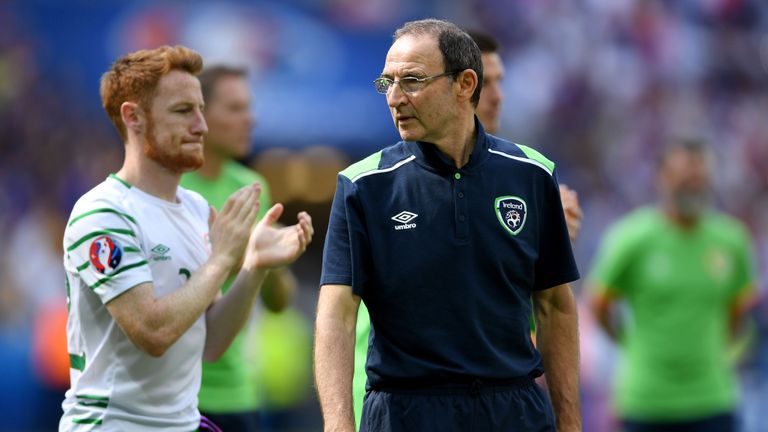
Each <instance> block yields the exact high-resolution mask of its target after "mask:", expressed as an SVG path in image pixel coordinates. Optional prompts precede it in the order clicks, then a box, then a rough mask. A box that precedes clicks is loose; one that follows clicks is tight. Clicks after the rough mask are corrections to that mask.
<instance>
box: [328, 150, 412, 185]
mask: <svg viewBox="0 0 768 432" xmlns="http://www.w3.org/2000/svg"><path fill="white" fill-rule="evenodd" d="M369 159H370V161H369ZM415 159H416V156H415V155H410V156H409V157H407V158H405V159H403V160H401V161H399V162H397V163H396V164H394V165H392V166H391V167H389V168H383V169H375V168H372V167H378V165H379V161H380V160H381V152H378V153H374V154H372V155H371V156H368V157H367V158H365V159H363V160H361V161H360V162H358V163H356V164H354V165H352V166H350V167H349V168H347V169H346V170H344V171H342V172H341V174H342V175H344V176H345V177H347V178H349V179H350V180H351V181H352V183H354V182H356V181H358V180H360V179H361V178H363V177H366V176H369V175H373V174H381V173H386V172H390V171H394V170H396V169H398V168H400V167H401V166H403V165H405V164H407V163H408V162H411V161H413V160H415ZM373 161H375V164H374V162H373ZM358 165H361V166H359V167H358ZM351 168H355V169H354V170H353V169H351ZM345 173H349V174H354V175H346V174H345Z"/></svg>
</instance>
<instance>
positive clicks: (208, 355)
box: [203, 269, 269, 361]
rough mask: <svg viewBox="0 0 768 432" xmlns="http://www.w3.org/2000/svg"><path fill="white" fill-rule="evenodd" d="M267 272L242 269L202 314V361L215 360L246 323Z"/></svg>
mask: <svg viewBox="0 0 768 432" xmlns="http://www.w3.org/2000/svg"><path fill="white" fill-rule="evenodd" d="M268 273H269V270H258V269H242V270H240V272H239V273H238V274H237V277H236V278H235V281H234V282H233V283H232V286H231V287H230V289H229V290H228V291H227V292H226V294H224V295H223V296H221V297H220V298H218V299H217V300H216V301H214V302H213V304H211V306H210V307H209V308H208V310H207V311H206V312H205V324H206V335H205V348H204V350H203V358H204V359H205V360H206V361H215V360H218V359H219V357H221V355H222V354H224V352H225V351H226V350H227V348H229V345H230V344H231V343H232V341H233V340H234V339H235V336H237V333H238V332H240V330H242V328H243V326H245V323H246V321H248V316H249V315H250V313H251V310H252V309H253V305H254V302H255V301H256V298H257V296H258V294H259V288H260V287H261V285H262V283H263V282H264V279H265V278H266V277H267V274H268Z"/></svg>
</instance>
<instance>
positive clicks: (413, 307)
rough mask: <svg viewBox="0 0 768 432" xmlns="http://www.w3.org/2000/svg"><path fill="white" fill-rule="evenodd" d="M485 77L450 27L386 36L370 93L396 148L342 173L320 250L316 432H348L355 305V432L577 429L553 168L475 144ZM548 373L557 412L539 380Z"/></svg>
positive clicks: (573, 326)
mask: <svg viewBox="0 0 768 432" xmlns="http://www.w3.org/2000/svg"><path fill="white" fill-rule="evenodd" d="M482 76H483V66H482V61H481V55H480V51H479V49H478V47H477V45H476V44H475V43H474V42H473V41H472V39H471V38H470V37H469V35H467V34H466V33H465V32H464V31H462V30H461V29H459V28H458V27H456V26H455V25H453V24H451V23H449V22H445V21H439V20H433V19H429V20H422V21H415V22H410V23H407V24H406V25H404V26H403V27H401V28H400V29H398V30H397V31H396V32H395V35H394V42H393V44H392V46H391V48H390V50H389V52H388V54H387V58H386V63H385V66H384V70H383V72H382V74H381V76H380V77H379V78H378V79H376V80H375V82H374V84H375V87H376V90H377V91H379V92H380V93H382V94H384V95H386V100H387V104H388V105H389V107H390V112H391V114H392V118H393V120H394V122H395V127H396V128H397V129H398V131H399V133H400V136H401V138H402V139H403V141H401V142H399V143H397V144H395V145H394V146H391V147H387V148H385V149H384V150H382V151H380V152H377V153H375V154H373V155H371V156H369V157H368V158H366V159H364V160H363V161H360V162H358V163H356V164H354V165H352V166H350V167H349V168H347V169H346V170H344V171H342V172H341V173H340V175H339V177H338V185H337V191H336V196H335V198H334V203H333V208H332V212H331V218H330V223H329V228H328V235H327V239H326V243H325V253H324V257H323V274H322V277H321V285H322V288H321V291H320V299H319V302H318V312H317V326H316V328H317V334H316V341H315V345H316V346H315V375H316V379H317V386H318V392H319V395H320V403H321V406H322V409H323V414H324V420H325V427H326V430H343V431H353V430H354V418H353V413H352V396H351V387H352V370H353V367H354V358H353V345H354V342H355V321H356V317H357V311H358V306H359V304H360V301H361V299H362V300H363V301H364V302H365V304H366V305H367V306H368V310H369V311H370V322H371V335H370V339H369V344H370V346H369V350H370V351H369V356H368V361H367V365H366V370H367V375H368V384H367V387H368V393H367V394H366V397H365V402H364V406H363V415H362V422H361V427H360V430H363V431H370V430H375V431H400V430H414V431H424V430H440V431H454V430H455V431H465V430H483V431H486V430H500V431H501V430H505V431H506V430H524V431H528V430H537V431H538V430H555V428H556V427H557V430H560V431H572V430H580V425H581V420H580V415H579V403H578V358H579V352H578V335H577V322H576V321H577V319H576V305H575V302H574V299H573V295H572V293H571V289H570V286H569V285H568V282H570V281H573V280H575V279H577V278H578V271H577V269H576V265H575V263H574V259H573V254H572V252H571V246H570V242H569V239H568V230H567V228H566V223H565V218H564V215H563V210H562V207H561V205H560V196H559V192H558V185H557V181H556V176H555V172H554V164H553V163H552V162H551V161H549V160H547V159H546V158H544V157H543V156H542V155H541V154H539V153H538V152H536V151H534V150H532V149H530V148H527V147H524V146H518V145H515V144H512V143H509V142H507V141H504V140H501V139H499V138H496V137H493V136H490V135H487V134H486V133H485V131H484V129H483V126H482V125H481V124H480V123H479V122H478V121H477V118H476V117H475V114H474V110H475V107H476V106H477V102H478V99H479V97H480V91H481V88H482ZM531 297H533V300H534V301H533V306H534V307H535V309H536V317H537V328H538V334H539V346H538V348H539V349H538V350H537V349H536V348H535V347H534V346H533V344H532V343H531V339H530V334H529V331H528V330H529V325H528V319H529V317H530V315H531V308H532V305H531V302H530V298H531ZM545 370H546V372H547V377H548V384H549V393H550V398H551V400H552V405H550V402H549V401H548V399H547V397H546V395H544V393H543V391H542V390H541V389H540V388H539V387H538V386H536V384H535V383H534V381H533V378H535V377H536V376H539V375H541V374H542V373H543V372H544V371H545ZM553 406H554V413H553V409H552V408H553Z"/></svg>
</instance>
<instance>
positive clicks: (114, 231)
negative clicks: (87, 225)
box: [67, 228, 136, 252]
mask: <svg viewBox="0 0 768 432" xmlns="http://www.w3.org/2000/svg"><path fill="white" fill-rule="evenodd" d="M106 234H126V235H129V236H131V237H136V233H134V232H133V230H129V229H122V228H107V229H103V230H98V231H94V232H92V233H90V234H86V235H84V236H83V237H82V238H80V240H78V241H76V242H74V243H73V244H72V246H70V247H68V248H67V252H72V251H73V250H75V249H76V248H77V247H78V246H80V245H81V244H83V243H85V242H87V241H88V240H90V239H92V238H94V237H98V236H100V235H106Z"/></svg>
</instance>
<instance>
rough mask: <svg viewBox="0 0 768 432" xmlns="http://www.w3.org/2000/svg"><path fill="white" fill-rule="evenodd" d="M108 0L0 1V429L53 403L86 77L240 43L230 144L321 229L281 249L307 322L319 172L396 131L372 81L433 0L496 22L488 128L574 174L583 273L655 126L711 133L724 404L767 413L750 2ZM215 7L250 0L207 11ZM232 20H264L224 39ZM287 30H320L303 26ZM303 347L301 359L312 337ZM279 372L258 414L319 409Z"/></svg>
mask: <svg viewBox="0 0 768 432" xmlns="http://www.w3.org/2000/svg"><path fill="white" fill-rule="evenodd" d="M106 3H109V4H101V3H100V4H98V5H97V4H96V2H88V1H84V0H82V1H73V2H60V3H59V2H56V1H31V2H21V1H16V2H14V1H10V2H3V3H2V4H0V370H2V371H3V381H4V383H3V386H4V389H5V391H3V392H1V393H0V416H2V418H3V419H4V420H3V424H2V425H0V430H50V429H51V428H52V426H51V425H55V424H57V421H58V418H59V416H60V415H61V411H60V407H59V405H60V402H61V400H62V399H63V391H64V389H65V388H66V386H67V381H66V380H67V376H66V375H62V374H61V370H62V368H63V369H64V370H65V372H66V368H67V364H66V361H67V360H66V358H64V359H63V360H62V357H61V354H65V353H66V349H65V342H64V333H63V330H62V328H61V322H62V320H64V319H65V316H66V299H65V288H64V275H63V269H62V264H61V253H62V251H61V249H62V247H61V238H62V233H63V229H64V223H65V221H66V218H67V216H68V214H69V211H70V209H71V206H72V204H73V203H74V200H75V199H76V198H77V197H79V196H80V195H81V194H82V193H83V192H85V191H87V190H88V189H90V188H91V187H92V186H93V185H95V184H97V183H98V182H100V181H101V180H102V179H103V178H104V177H106V175H107V174H108V173H110V172H114V171H116V170H117V169H118V168H119V164H120V161H121V158H122V154H121V151H122V148H121V145H120V143H119V140H118V137H117V135H116V134H115V133H114V131H113V130H111V126H110V125H109V124H108V122H107V118H106V116H105V115H104V114H103V112H101V110H100V107H99V105H98V104H99V99H98V93H97V91H96V89H97V81H98V76H99V73H101V71H103V70H105V69H106V67H107V66H108V62H109V59H111V58H113V57H114V56H113V54H114V53H115V52H118V53H122V52H125V51H128V50H129V49H133V48H138V47H143V46H150V45H159V44H163V43H168V44H175V43H182V44H185V45H188V46H190V47H192V48H195V49H198V50H199V51H200V52H201V53H202V54H203V56H204V57H205V58H206V59H208V58H213V59H215V60H217V61H228V60H230V59H237V58H247V59H249V60H248V61H247V62H246V63H247V66H249V67H250V68H251V69H252V70H254V72H255V73H254V77H253V87H254V97H255V100H256V101H257V102H256V105H257V107H256V113H255V115H256V117H257V127H256V134H255V139H254V146H253V152H252V157H251V158H249V160H246V161H244V163H247V164H249V165H251V166H253V167H254V168H255V169H257V170H258V171H260V172H261V173H262V174H264V175H265V176H266V177H267V178H268V179H269V181H270V184H271V186H272V193H273V200H274V201H276V202H285V203H286V204H287V205H288V207H289V209H288V210H289V211H288V212H287V214H288V215H291V214H292V213H293V212H292V211H291V209H292V208H294V207H295V208H307V209H308V210H309V211H310V213H311V214H312V216H313V218H314V220H315V221H316V226H317V229H318V235H317V236H316V239H317V240H316V242H315V243H314V244H313V245H312V247H311V248H310V250H309V251H308V253H307V255H306V256H305V257H303V258H302V259H301V260H300V262H298V263H297V264H296V266H295V267H294V271H295V272H296V275H297V276H298V278H299V280H300V282H301V289H300V292H299V295H298V298H297V299H296V303H297V308H298V310H300V311H301V312H302V313H303V318H304V325H305V326H306V328H307V329H310V327H311V323H312V320H313V309H314V303H315V301H316V295H317V288H318V287H317V283H318V280H319V274H320V254H321V251H322V239H323V237H324V229H325V225H326V223H327V217H328V210H329V206H330V200H331V198H332V194H333V187H334V185H335V180H334V178H335V173H336V172H338V170H340V169H342V168H343V167H344V166H346V164H347V163H349V162H350V161H354V160H357V159H359V158H361V157H363V156H365V155H367V154H369V153H372V152H374V151H376V150H377V149H378V148H380V147H383V146H385V145H388V144H391V143H393V142H394V141H395V140H396V135H395V131H394V128H392V126H391V123H390V120H389V117H388V113H387V110H386V107H385V103H384V100H383V99H382V98H381V97H379V95H376V94H375V92H374V90H373V88H372V86H371V84H370V82H371V80H372V79H373V78H375V76H376V75H377V74H378V73H379V71H380V68H381V66H382V65H383V61H384V56H385V54H386V47H387V46H388V44H389V42H390V32H391V31H392V30H393V29H394V28H396V27H397V26H398V25H400V24H401V23H402V22H404V21H406V20H409V19H414V18H421V17H427V16H435V17H440V18H446V19H449V20H452V21H454V22H456V23H458V24H460V25H462V26H466V27H476V28H482V29H483V30H485V31H487V32H489V33H491V34H494V35H496V36H497V37H498V39H499V40H500V41H501V43H502V51H501V54H502V58H503V59H504V61H505V66H506V70H507V73H506V80H505V82H504V84H503V86H504V96H505V100H504V108H503V110H502V121H501V131H500V133H499V135H501V136H503V137H505V138H508V139H510V140H513V141H515V142H519V143H523V144H526V145H530V146H532V147H535V148H537V149H539V150H540V151H542V152H543V153H545V154H546V155H547V156H549V157H550V158H551V159H553V160H554V161H556V163H557V165H558V169H559V170H560V179H561V180H562V181H563V182H564V183H567V184H568V185H569V186H571V187H572V188H574V189H576V190H577V191H578V193H579V198H580V201H581V203H582V206H583V209H584V214H585V218H584V226H583V229H582V233H581V236H580V238H579V240H578V241H577V243H576V244H575V252H576V257H577V260H578V263H579V266H580V269H581V271H582V275H583V276H586V273H587V271H588V269H589V266H590V264H591V260H592V257H593V255H594V252H595V249H596V247H597V244H598V242H599V240H600V238H601V235H602V234H603V230H604V228H605V227H606V225H608V224H609V223H610V222H612V221H613V220H615V219H616V218H617V217H619V216H620V215H622V214H624V213H625V212H626V211H628V210H629V209H630V208H632V207H635V206H637V205H640V204H645V203H649V202H651V200H652V199H653V196H654V184H653V177H652V176H653V158H654V155H655V152H656V150H657V149H658V148H659V147H660V146H661V145H662V144H663V143H664V141H665V140H666V139H668V138H670V137H679V136H692V137H697V138H703V139H705V140H707V141H708V142H709V143H710V144H711V145H712V146H713V147H714V149H715V153H716V154H717V165H716V171H715V177H716V189H717V203H718V206H719V207H720V208H722V209H723V210H725V211H726V212H727V213H730V214H732V215H734V216H736V217H738V218H739V219H741V220H742V221H744V222H745V223H746V224H747V226H748V227H749V229H750V230H751V233H752V235H753V239H754V243H755V245H756V247H757V256H758V259H759V263H757V264H758V265H757V268H758V271H759V273H760V278H761V284H760V286H759V290H760V293H761V296H760V301H759V302H758V304H757V306H756V307H755V309H754V310H753V311H752V313H751V317H752V320H751V325H752V326H753V329H754V330H755V331H754V337H753V338H752V340H751V342H750V344H749V346H747V347H746V348H744V349H743V350H742V352H741V353H740V355H739V359H738V361H739V362H740V373H741V377H742V393H743V403H742V409H741V412H740V416H741V420H742V426H743V430H744V431H749V432H761V431H768V414H766V413H765V410H764V407H765V406H768V302H766V299H765V293H766V288H767V287H766V282H765V281H766V280H768V121H766V120H768V3H766V2H762V1H759V0H704V1H701V0H699V1H697V0H678V1H663V0H648V1H644V0H583V1H579V2H572V1H567V0H536V1H529V0H514V1H509V0H466V1H458V0H457V1H448V2H442V1H437V0H435V1H429V2H422V3H420V4H418V5H411V4H407V3H406V2H404V1H400V0H395V1H392V0H365V1H344V0H324V1H322V0H294V1H291V2H266V4H261V3H260V4H258V5H250V4H248V3H246V2H222V3H219V4H218V6H217V7H216V10H217V13H216V14H210V13H208V12H210V9H209V8H210V6H206V5H205V4H203V3H202V2H183V3H182V2H168V3H167V4H166V3H157V2H128V1H125V2H106ZM241 12H245V14H243V13H241ZM264 15H267V16H269V17H271V19H266V18H263V16H264ZM233 16H240V17H242V16H245V17H246V18H245V19H247V18H248V17H257V18H258V17H262V18H261V19H256V18H254V20H253V22H252V23H250V24H252V25H249V23H248V22H246V23H243V22H239V24H238V23H235V24H237V25H234V24H233V25H225V24H227V23H226V22H221V21H216V20H227V19H230V18H231V17H233ZM94 19H95V23H91V24H86V23H88V22H91V21H92V20H94ZM206 20H213V21H210V22H209V21H206ZM259 25H261V26H262V30H259V28H258V26H259ZM83 26H85V29H83ZM166 26H168V27H166ZM281 26H282V27H281ZM291 26H296V28H295V29H293V31H289V30H291V29H292V28H293V27H291ZM225 27H227V28H229V29H230V30H229V32H230V33H229V36H226V34H227V32H226V31H225V30H224V28H225ZM233 28H234V29H245V30H243V31H247V33H246V34H245V35H244V36H242V37H244V38H245V37H248V38H259V37H263V38H265V40H264V41H262V42H259V43H257V42H256V41H251V42H252V43H251V44H247V43H245V42H239V43H235V40H236V39H237V37H238V34H237V33H236V32H235V30H232V29H233ZM219 30H221V31H222V32H223V33H217V32H218V31H219ZM205 31H210V32H211V34H210V35H208V34H206V33H205ZM303 31H305V32H307V34H314V35H322V37H317V38H315V37H313V38H311V39H305V40H302V39H301V36H300V35H301V34H302V32H303ZM201 32H202V33H201ZM233 32H234V33H233ZM222 34H224V35H222ZM329 41H330V42H329ZM281 43H282V44H284V45H280V44H281ZM313 44H318V45H317V46H316V47H315V48H313ZM65 45H66V46H65ZM298 47H305V48H301V49H300V48H298ZM306 47H309V48H306ZM323 49H327V50H328V51H327V52H324V51H322V50H323ZM240 50H243V52H242V53H241V52H240ZM307 50H308V51H319V52H320V54H319V55H318V54H314V55H318V57H316V58H313V59H311V61H310V63H311V64H309V65H307V64H303V63H302V62H303V60H302V59H301V58H297V57H300V56H301V54H302V53H303V52H305V51H307ZM222 53H223V54H222ZM241 54H242V55H241ZM246 54H247V55H246ZM307 55H309V54H307ZM83 59H87V61H86V60H83ZM326 61H327V62H328V63H333V62H337V63H339V65H337V66H335V67H329V66H328V65H327V64H325V62H326ZM581 286H582V284H581V283H577V284H575V285H574V287H575V289H576V291H577V296H578V297H580V298H584V295H583V294H584V293H583V292H581V291H582V289H581ZM582 310H583V311H582V314H581V317H580V319H581V323H582V351H583V354H582V362H583V377H582V382H583V392H582V395H583V402H582V403H583V409H584V412H585V417H584V425H585V428H584V430H587V431H609V430H613V427H614V420H613V417H612V414H611V408H610V390H611V387H610V383H611V375H612V370H613V365H614V362H615V359H616V353H615V349H614V348H613V347H612V346H611V345H610V343H609V342H608V341H607V339H606V338H605V337H604V336H603V335H602V334H600V333H599V331H598V330H597V328H596V326H595V325H594V323H593V321H592V317H590V315H589V312H588V311H587V309H586V308H582ZM307 343H308V342H307ZM62 350H63V351H62ZM57 352H58V353H59V354H57ZM286 355H287V356H291V354H290V353H288V354H286ZM300 355H301V356H303V357H302V358H304V360H306V363H305V366H306V370H309V367H310V366H309V365H310V361H311V359H310V355H309V350H303V351H301V354H300ZM57 362H59V363H57ZM61 362H63V363H61ZM289 381H290V380H289ZM291 385H292V386H296V387H297V388H295V389H292V392H291V393H292V394H293V396H291V397H288V398H284V399H285V400H286V401H287V402H286V403H284V404H283V405H282V406H280V407H279V408H280V410H283V411H285V410H288V409H295V410H296V411H295V412H296V413H298V414H296V415H293V416H289V419H288V420H285V422H284V423H281V425H282V426H281V425H276V426H274V430H297V431H298V430H317V428H318V424H319V421H320V419H319V412H318V409H317V407H316V402H315V401H314V395H313V389H312V384H311V380H310V379H309V376H308V375H307V377H306V379H304V380H303V381H299V382H297V381H296V380H293V381H291ZM6 428H7V429H6Z"/></svg>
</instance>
